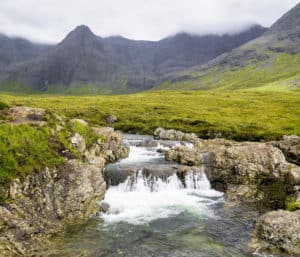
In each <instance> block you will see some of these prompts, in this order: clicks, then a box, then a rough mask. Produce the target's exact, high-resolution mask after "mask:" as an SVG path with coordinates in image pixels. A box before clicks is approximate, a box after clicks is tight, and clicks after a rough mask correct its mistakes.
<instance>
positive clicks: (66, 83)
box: [0, 25, 266, 93]
mask: <svg viewBox="0 0 300 257" xmlns="http://www.w3.org/2000/svg"><path fill="white" fill-rule="evenodd" d="M265 31H266V29H265V28H263V27H261V26H258V25H255V26H252V27H250V28H249V29H247V30H245V31H243V32H240V33H238V34H234V35H223V36H218V35H206V36H197V35H190V34H187V33H179V34H176V35H174V36H172V37H168V38H165V39H163V40H160V41H157V42H152V41H136V40H129V39H126V38H122V37H109V38H101V37H98V36H96V35H95V34H94V33H93V32H92V31H91V30H90V29H89V28H88V27H87V26H78V27H77V28H76V29H75V30H73V31H72V32H71V33H69V35H67V37H66V38H65V39H64V40H63V41H62V42H61V43H59V44H58V45H57V46H55V47H53V48H51V49H50V50H49V51H47V52H46V53H44V54H42V55H39V56H37V57H36V58H34V59H31V60H28V61H24V62H22V63H14V64H12V65H10V66H9V67H7V68H5V69H2V71H0V82H2V86H0V88H1V87H2V90H3V89H5V90H9V87H11V86H10V85H11V83H15V84H17V85H20V88H22V89H30V90H35V91H46V92H77V93H85V92H90V93H100V92H108V93H111V92H119V93H120V92H134V91H140V90H145V89H149V88H152V87H153V86H155V85H157V84H159V83H161V82H162V81H164V80H165V78H166V77H168V76H172V74H177V73H178V72H179V71H182V70H184V69H187V68H190V67H193V66H195V65H201V64H204V63H207V62H208V61H210V60H212V59H214V58H215V57H217V56H218V55H220V54H222V53H225V52H227V51H230V50H232V49H233V48H235V47H238V46H240V45H242V44H243V43H245V42H247V41H249V40H251V39H254V38H256V37H258V36H260V35H262V34H263V33H264V32H265ZM11 88H13V89H14V90H17V88H16V87H15V86H14V87H11Z"/></svg>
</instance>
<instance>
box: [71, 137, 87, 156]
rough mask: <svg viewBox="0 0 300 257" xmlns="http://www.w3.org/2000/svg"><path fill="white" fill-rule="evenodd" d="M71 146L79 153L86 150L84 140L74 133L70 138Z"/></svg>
mask: <svg viewBox="0 0 300 257" xmlns="http://www.w3.org/2000/svg"><path fill="white" fill-rule="evenodd" d="M71 144H72V146H73V147H75V148H76V149H77V150H78V151H79V152H81V153H83V152H84V150H85V149H86V144H85V139H84V138H83V136H81V135H80V134H79V133H75V135H74V136H73V137H72V138H71Z"/></svg>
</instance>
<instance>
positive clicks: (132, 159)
mask: <svg viewBox="0 0 300 257" xmlns="http://www.w3.org/2000/svg"><path fill="white" fill-rule="evenodd" d="M156 150H157V148H153V149H151V150H149V149H146V148H144V147H137V146H131V147H130V152H129V156H128V158H126V159H123V160H121V161H120V162H119V164H137V163H147V162H152V161H155V160H157V159H160V158H162V157H161V155H160V154H159V153H158V152H157V151H156Z"/></svg>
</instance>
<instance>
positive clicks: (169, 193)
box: [103, 172, 222, 224]
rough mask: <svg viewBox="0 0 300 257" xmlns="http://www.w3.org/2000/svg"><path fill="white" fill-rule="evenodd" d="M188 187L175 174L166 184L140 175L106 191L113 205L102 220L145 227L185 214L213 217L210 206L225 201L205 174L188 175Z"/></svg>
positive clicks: (191, 173) (108, 200)
mask: <svg viewBox="0 0 300 257" xmlns="http://www.w3.org/2000/svg"><path fill="white" fill-rule="evenodd" d="M185 185H186V187H184V184H183V183H182V181H181V180H180V179H179V178H178V177H177V175H176V174H174V175H172V176H170V177H168V178H167V179H166V180H165V181H164V180H162V179H161V178H155V177H154V178H153V177H151V176H150V177H146V176H145V175H143V174H142V173H141V172H139V173H138V174H137V176H133V177H129V178H128V179H127V180H126V181H125V182H124V183H121V184H120V185H118V186H114V187H111V188H110V189H109V190H108V191H107V193H106V196H105V199H104V201H105V202H107V203H109V204H110V210H109V212H108V213H106V214H103V219H104V220H105V222H108V223H110V222H120V221H125V222H128V223H131V224H142V223H148V222H150V221H152V220H155V219H159V218H167V217H169V216H172V215H178V214H179V213H181V212H183V211H186V210H188V211H190V212H191V213H193V214H195V215H201V216H211V217H212V216H213V212H212V211H211V210H210V208H209V205H210V204H213V203H216V202H218V201H222V193H220V192H217V191H215V190H212V189H211V188H210V183H209V181H208V180H207V178H206V176H205V174H204V173H203V172H201V173H196V174H193V172H188V173H187V174H186V175H185ZM211 197H213V198H214V199H211Z"/></svg>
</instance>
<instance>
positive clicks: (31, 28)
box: [0, 0, 299, 42]
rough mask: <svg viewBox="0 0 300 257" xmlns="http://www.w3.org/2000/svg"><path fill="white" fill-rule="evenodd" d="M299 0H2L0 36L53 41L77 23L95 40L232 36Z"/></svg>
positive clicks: (263, 22) (266, 21)
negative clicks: (185, 34) (180, 34)
mask: <svg viewBox="0 0 300 257" xmlns="http://www.w3.org/2000/svg"><path fill="white" fill-rule="evenodd" d="M298 2H299V1H298V0H284V1H282V0H243V1H241V0H184V1H183V0H143V1H142V0H126V1H125V0H89V1H84V0H76V1H75V0H64V1H62V0H43V1H40V0H1V1H0V32H2V33H5V34H8V35H13V36H22V37H26V38H29V39H32V40H34V41H42V42H43V41H44V42H58V41H60V40H61V39H62V38H63V37H64V36H65V35H66V33H68V32H69V31H70V30H72V29H73V28H74V27H75V26H77V25H79V24H86V25H88V26H90V27H91V29H92V30H93V31H94V32H95V33H96V34H97V35H100V36H109V35H122V36H125V37H128V38H132V39H147V40H158V39H160V38H162V37H165V36H168V35H171V34H174V33H176V32H179V31H187V32H190V33H197V34H207V33H217V34H222V33H232V32H236V31H239V30H241V29H242V28H244V27H246V26H249V24H253V23H258V24H261V25H263V26H270V25H271V24H272V23H273V22H274V21H275V20H276V19H278V18H279V17H280V16H281V15H282V14H283V13H284V12H286V11H288V10H289V9H290V8H292V7H293V6H294V5H296V4H297V3H298Z"/></svg>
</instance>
